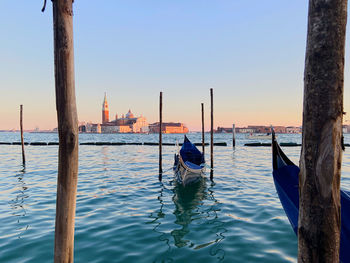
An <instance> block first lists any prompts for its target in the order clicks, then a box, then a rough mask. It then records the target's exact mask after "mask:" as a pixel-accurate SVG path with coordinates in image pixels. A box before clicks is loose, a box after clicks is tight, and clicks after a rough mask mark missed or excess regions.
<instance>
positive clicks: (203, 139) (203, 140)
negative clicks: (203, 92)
mask: <svg viewBox="0 0 350 263" xmlns="http://www.w3.org/2000/svg"><path fill="white" fill-rule="evenodd" d="M201 105H202V152H203V155H204V150H205V138H204V103H202V104H201Z"/></svg>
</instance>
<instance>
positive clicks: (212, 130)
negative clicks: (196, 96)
mask: <svg viewBox="0 0 350 263" xmlns="http://www.w3.org/2000/svg"><path fill="white" fill-rule="evenodd" d="M210 168H211V170H210V180H213V177H214V172H213V169H214V104H213V89H212V88H211V89H210Z"/></svg>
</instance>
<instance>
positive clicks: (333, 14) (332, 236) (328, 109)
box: [298, 0, 347, 263]
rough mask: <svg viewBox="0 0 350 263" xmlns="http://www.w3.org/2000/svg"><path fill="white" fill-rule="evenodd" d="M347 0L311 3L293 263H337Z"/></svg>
mask: <svg viewBox="0 0 350 263" xmlns="http://www.w3.org/2000/svg"><path fill="white" fill-rule="evenodd" d="M346 18H347V1H346V0H310V1H309V17H308V35H307V47H306V58H305V72H304V105H303V136H302V152H301V158H300V175H299V192H300V207H299V211H300V213H299V228H298V262H332V263H333V262H339V242H340V241H339V239H340V223H341V222H340V174H341V161H342V160H341V158H342V148H341V137H342V120H343V82H344V81H343V78H344V47H345V29H346Z"/></svg>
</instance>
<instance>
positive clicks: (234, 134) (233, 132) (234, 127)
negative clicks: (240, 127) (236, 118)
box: [232, 124, 236, 147]
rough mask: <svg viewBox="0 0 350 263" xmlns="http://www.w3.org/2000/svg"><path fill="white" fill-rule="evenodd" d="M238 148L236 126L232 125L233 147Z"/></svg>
mask: <svg viewBox="0 0 350 263" xmlns="http://www.w3.org/2000/svg"><path fill="white" fill-rule="evenodd" d="M235 146H236V125H235V124H232V147H235Z"/></svg>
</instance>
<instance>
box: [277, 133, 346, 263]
mask: <svg viewBox="0 0 350 263" xmlns="http://www.w3.org/2000/svg"><path fill="white" fill-rule="evenodd" d="M272 167H273V180H274V183H275V187H276V190H277V193H278V196H279V198H280V201H281V204H282V207H283V209H284V212H285V213H286V215H287V217H288V219H289V222H290V224H291V225H292V228H293V230H294V233H295V234H296V235H297V234H298V217H299V171H300V170H299V167H298V166H296V165H295V164H294V163H293V162H292V161H291V160H289V158H288V157H287V156H286V155H285V154H284V152H283V151H282V149H281V147H280V146H279V145H278V143H277V141H276V138H275V133H274V131H272ZM340 202H341V232H340V253H339V254H340V255H339V259H340V261H341V262H350V249H349V248H350V192H348V191H343V190H340Z"/></svg>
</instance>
